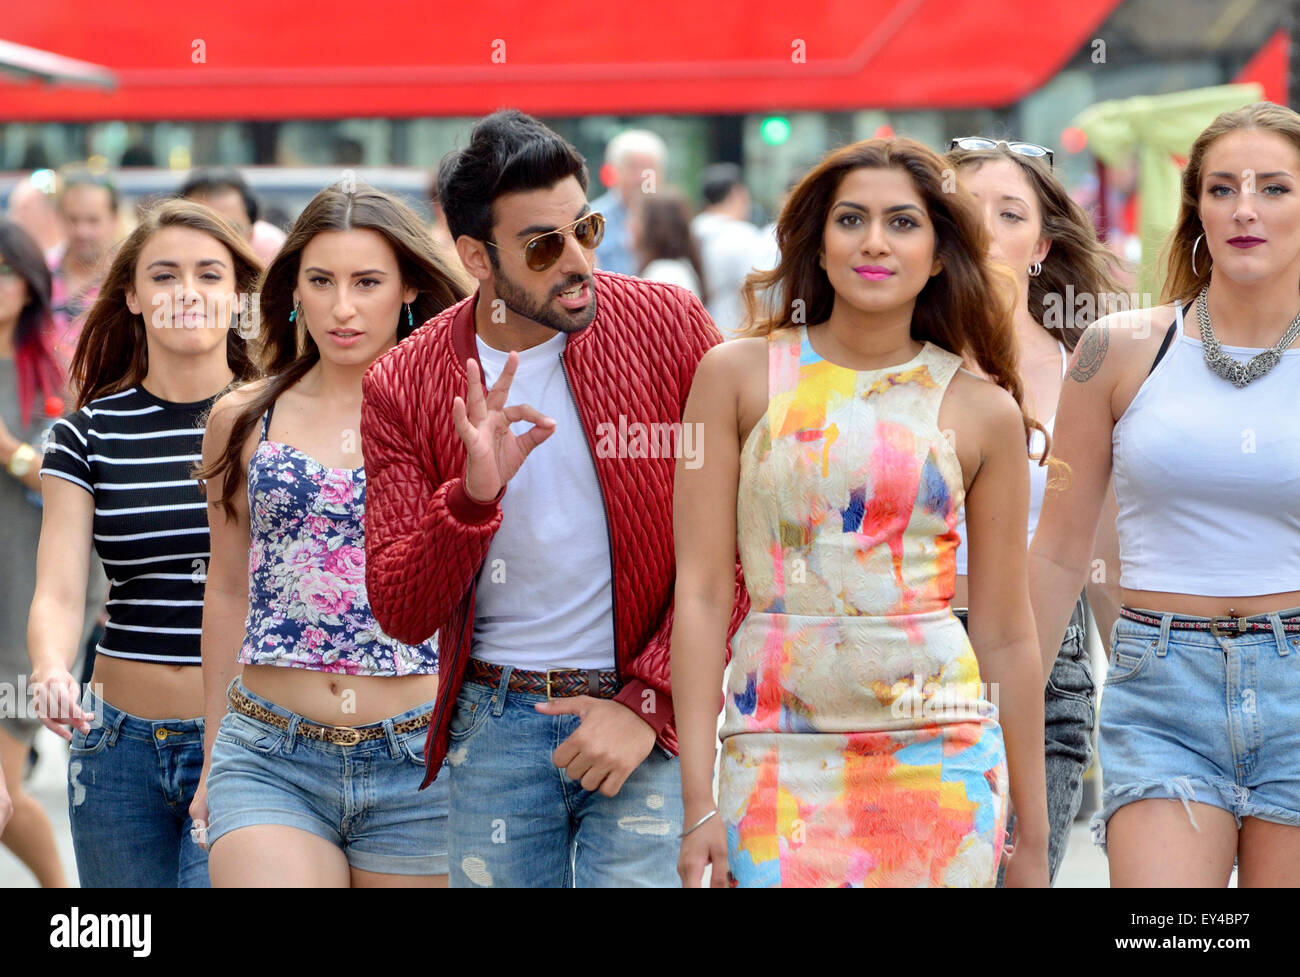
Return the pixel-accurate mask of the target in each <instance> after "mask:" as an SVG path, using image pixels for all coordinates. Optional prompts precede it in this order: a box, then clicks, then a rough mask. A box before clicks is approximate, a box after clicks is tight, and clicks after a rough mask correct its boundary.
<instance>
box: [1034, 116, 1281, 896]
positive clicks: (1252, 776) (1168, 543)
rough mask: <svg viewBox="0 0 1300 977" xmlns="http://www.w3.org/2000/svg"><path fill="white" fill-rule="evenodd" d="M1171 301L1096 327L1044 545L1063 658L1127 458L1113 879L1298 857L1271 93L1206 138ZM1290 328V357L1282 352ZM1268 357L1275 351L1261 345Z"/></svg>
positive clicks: (1103, 747)
mask: <svg viewBox="0 0 1300 977" xmlns="http://www.w3.org/2000/svg"><path fill="white" fill-rule="evenodd" d="M1182 191H1183V192H1182V207H1181V211H1180V214H1179V218H1178V223H1177V225H1176V226H1175V229H1174V231H1173V235H1172V239H1171V242H1170V245H1169V247H1168V249H1167V255H1168V267H1167V272H1168V276H1167V281H1166V284H1165V298H1166V300H1173V304H1170V305H1165V306H1161V307H1159V308H1156V309H1150V310H1144V311H1140V312H1123V313H1117V314H1115V315H1111V316H1107V317H1106V318H1105V319H1103V320H1101V321H1100V322H1098V323H1097V324H1095V325H1094V326H1092V327H1091V328H1090V329H1089V330H1088V332H1087V333H1086V334H1085V335H1084V337H1083V339H1082V341H1081V342H1080V344H1079V347H1078V349H1077V350H1076V351H1075V355H1074V360H1073V363H1072V366H1071V369H1070V372H1069V376H1068V378H1067V380H1066V383H1065V385H1064V387H1063V389H1062V392H1061V400H1060V412H1059V421H1058V423H1057V424H1056V429H1055V446H1054V448H1053V451H1054V453H1055V455H1056V456H1057V457H1058V458H1060V459H1061V460H1062V461H1063V462H1065V463H1067V464H1068V465H1069V466H1070V468H1071V469H1072V473H1071V478H1070V481H1069V484H1068V487H1066V488H1063V489H1061V490H1059V491H1058V490H1056V488H1055V487H1051V489H1050V490H1049V491H1048V492H1047V494H1046V498H1045V501H1044V505H1043V511H1042V516H1041V518H1040V520H1039V525H1038V531H1037V533H1036V534H1035V536H1034V539H1033V543H1032V545H1031V547H1030V593H1031V597H1032V599H1033V605H1034V617H1035V621H1036V622H1037V625H1038V629H1039V640H1040V644H1041V650H1042V651H1043V655H1044V658H1045V659H1047V658H1048V657H1049V656H1050V655H1052V654H1054V653H1055V650H1056V648H1057V646H1058V645H1059V643H1060V638H1061V634H1062V632H1063V630H1064V628H1065V622H1066V618H1067V617H1068V615H1069V613H1070V607H1071V605H1072V603H1073V601H1074V599H1075V595H1076V594H1077V593H1078V590H1079V588H1080V586H1081V585H1082V584H1083V581H1084V578H1085V576H1086V574H1087V572H1088V569H1089V558H1090V556H1091V554H1092V546H1093V532H1094V529H1095V528H1096V524H1097V517H1098V513H1099V511H1100V510H1101V507H1102V501H1103V497H1104V495H1105V494H1106V490H1107V483H1108V481H1109V476H1110V474H1111V471H1112V467H1113V471H1114V487H1115V495H1116V499H1117V502H1118V509H1119V516H1118V523H1117V530H1118V534H1119V544H1120V545H1119V557H1120V567H1121V576H1120V585H1121V588H1122V596H1123V601H1124V607H1123V608H1122V610H1121V612H1120V619H1119V620H1118V621H1117V622H1116V624H1115V627H1114V628H1113V630H1112V634H1111V643H1112V651H1111V659H1110V667H1109V669H1108V672H1107V677H1106V685H1105V691H1104V694H1103V696H1102V707H1101V716H1100V724H1099V725H1100V739H1099V747H1098V748H1099V753H1100V757H1101V765H1102V778H1103V781H1104V783H1105V793H1104V795H1103V798H1102V809H1101V811H1100V812H1098V814H1097V816H1096V817H1095V818H1094V819H1093V836H1094V839H1095V840H1096V841H1097V842H1098V844H1101V845H1102V846H1103V847H1107V848H1108V855H1109V858H1110V875H1111V884H1112V885H1115V886H1160V887H1176V886H1224V885H1226V884H1227V882H1228V880H1229V876H1230V875H1231V872H1232V868H1233V860H1234V857H1235V859H1236V861H1237V869H1238V882H1239V884H1240V885H1241V886H1243V887H1246V886H1277V885H1291V884H1294V883H1295V880H1296V878H1298V877H1300V423H1298V422H1300V407H1298V406H1297V405H1300V397H1298V396H1297V391H1298V390H1300V347H1297V346H1296V345H1295V342H1294V341H1295V339H1296V336H1297V335H1298V334H1300V287H1298V286H1297V282H1300V116H1298V115H1297V114H1296V113H1295V112H1292V111H1290V110H1289V109H1284V108H1280V107H1278V106H1276V105H1271V104H1269V103H1259V104H1257V105H1253V106H1250V107H1247V108H1244V109H1240V110H1237V111H1235V112H1228V113H1224V114H1223V115H1221V116H1219V117H1218V118H1217V119H1216V120H1215V121H1214V122H1213V123H1212V124H1211V125H1210V127H1209V128H1208V129H1206V130H1205V132H1203V133H1202V134H1201V135H1200V137H1198V139H1197V140H1196V142H1195V144H1194V145H1193V146H1192V148H1191V152H1190V154H1189V157H1188V163H1187V167H1186V169H1185V171H1184V174H1183V181H1182ZM1270 348H1273V349H1274V350H1275V351H1276V353H1275V354H1274V353H1267V354H1266V351H1267V350H1269V349H1270ZM1260 354H1265V355H1263V356H1261V355H1260Z"/></svg>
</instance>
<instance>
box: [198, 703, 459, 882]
mask: <svg viewBox="0 0 1300 977" xmlns="http://www.w3.org/2000/svg"><path fill="white" fill-rule="evenodd" d="M235 681H236V682H238V683H239V684H238V688H239V691H240V692H242V693H243V694H244V695H246V696H247V697H248V698H249V699H251V700H252V701H253V702H255V703H257V704H258V705H260V706H262V707H263V708H265V709H269V710H270V711H271V712H273V713H275V714H276V715H278V716H283V717H284V718H285V719H287V720H288V721H289V728H288V729H287V730H284V729H277V728H276V727H274V726H272V725H271V724H269V723H266V722H263V721H261V720H258V719H253V718H251V717H249V716H245V715H243V714H242V713H237V712H233V711H230V712H227V713H226V715H225V716H223V717H222V719H221V728H220V729H219V730H218V731H217V737H216V742H215V743H214V744H213V747H212V769H211V771H210V772H209V774H208V816H209V817H208V820H209V824H208V844H209V847H211V846H212V845H215V844H216V842H217V841H218V839H220V838H221V837H222V836H223V835H226V834H229V833H230V832H231V831H234V830H236V829H237V828H246V827H249V826H251V825H256V824H279V825H284V826H286V827H290V828H301V829H302V830H303V831H310V832H311V833H312V834H314V835H319V836H320V837H322V838H324V839H326V840H327V841H329V842H331V843H332V844H334V845H336V846H338V847H339V848H340V849H342V851H343V853H344V854H345V855H346V856H347V860H348V864H349V865H350V866H352V867H353V868H357V869H360V870H361V871H363V872H383V873H386V874H390V875H446V874H447V803H448V788H447V778H446V777H440V778H438V780H435V781H434V782H433V783H432V784H430V785H429V787H428V789H427V790H423V791H422V790H420V789H419V787H420V783H421V782H422V781H423V780H424V743H425V737H426V735H427V733H428V727H427V726H422V727H421V728H419V729H417V730H414V731H412V732H409V733H403V734H400V735H398V734H395V733H394V732H393V725H394V724H395V723H400V722H402V721H403V720H406V719H414V718H415V717H417V716H422V715H425V714H426V713H428V712H430V711H431V710H432V709H433V705H434V704H433V702H432V701H430V702H426V703H424V704H422V705H419V706H416V707H415V708H414V709H411V710H409V711H407V712H404V713H402V714H401V715H398V716H392V717H390V718H388V719H385V720H383V721H382V722H379V723H371V724H369V725H367V726H359V727H357V728H358V729H370V728H372V727H376V726H380V727H383V729H384V736H382V737H380V738H378V739H373V740H367V741H364V742H361V743H358V744H357V745H356V746H339V745H337V744H334V743H323V742H321V741H320V740H316V739H310V738H308V737H306V736H300V735H298V723H299V722H300V721H302V722H311V720H309V719H304V717H302V716H298V715H297V714H295V713H292V712H290V711H289V710H287V709H285V708H284V707H283V706H279V705H276V704H275V703H274V702H271V701H270V700H269V699H264V698H262V697H261V696H259V695H257V694H256V693H254V692H250V691H248V689H246V688H245V687H244V684H243V682H242V681H240V680H239V679H236V680H235Z"/></svg>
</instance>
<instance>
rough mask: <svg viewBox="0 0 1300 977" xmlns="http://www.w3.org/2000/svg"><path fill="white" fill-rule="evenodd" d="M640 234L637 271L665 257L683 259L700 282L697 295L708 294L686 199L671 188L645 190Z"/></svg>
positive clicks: (673, 259) (641, 270) (678, 191)
mask: <svg viewBox="0 0 1300 977" xmlns="http://www.w3.org/2000/svg"><path fill="white" fill-rule="evenodd" d="M640 206H641V220H640V224H641V234H640V235H639V240H638V241H637V251H638V252H639V253H640V257H641V259H642V264H641V267H640V269H639V270H638V271H637V274H638V275H639V274H641V272H643V271H645V269H646V266H647V265H649V264H650V262H652V261H657V260H659V259H661V258H667V259H669V260H671V261H685V262H686V263H687V264H689V265H690V266H691V270H692V271H693V272H695V280H696V281H697V282H699V285H700V297H701V298H703V297H704V296H705V295H707V294H708V289H709V285H708V282H706V281H705V280H704V263H703V262H702V261H701V260H700V249H699V247H698V246H697V245H696V243H695V235H693V234H692V233H691V209H690V207H689V206H688V205H687V203H686V198H685V197H683V196H682V194H681V191H680V190H677V189H676V188H675V187H660V188H659V192H658V193H648V194H646V195H645V197H644V198H643V199H642V201H641V204H640Z"/></svg>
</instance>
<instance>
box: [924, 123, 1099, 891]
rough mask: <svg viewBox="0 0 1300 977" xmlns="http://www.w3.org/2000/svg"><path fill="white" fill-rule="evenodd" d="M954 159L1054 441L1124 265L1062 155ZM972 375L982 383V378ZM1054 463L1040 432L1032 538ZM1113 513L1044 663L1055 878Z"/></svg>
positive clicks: (1075, 805) (1033, 470)
mask: <svg viewBox="0 0 1300 977" xmlns="http://www.w3.org/2000/svg"><path fill="white" fill-rule="evenodd" d="M947 160H948V163H949V164H951V165H952V167H953V168H954V169H955V170H956V171H957V178H958V179H959V180H960V181H961V184H962V186H964V187H965V188H966V189H967V190H969V191H970V192H971V193H972V194H973V195H974V197H975V199H976V200H977V201H978V202H979V205H980V209H981V211H982V212H983V214H984V226H985V227H986V228H987V229H988V232H989V243H990V250H989V254H990V256H991V257H993V258H994V259H996V260H998V261H1000V262H1002V263H1003V264H1005V265H1006V266H1008V267H1009V268H1010V269H1011V271H1012V273H1013V274H1014V275H1015V278H1016V311H1015V316H1014V320H1013V323H1014V328H1015V334H1016V346H1017V361H1018V362H1019V364H1020V380H1021V384H1022V387H1023V389H1024V391H1025V405H1026V409H1027V410H1028V411H1029V413H1030V414H1032V415H1033V416H1034V417H1039V418H1046V420H1044V421H1043V426H1044V427H1045V428H1046V429H1047V433H1048V434H1051V432H1052V425H1053V423H1054V422H1055V420H1056V402H1057V398H1058V397H1059V396H1060V393H1061V386H1062V385H1063V383H1064V381H1065V371H1066V364H1067V362H1068V359H1069V355H1070V353H1071V352H1073V351H1074V348H1075V346H1076V345H1077V344H1078V342H1079V338H1080V337H1081V336H1082V335H1083V331H1084V330H1085V329H1086V328H1087V327H1088V326H1089V325H1090V324H1091V323H1092V322H1093V320H1094V319H1096V318H1097V317H1098V316H1099V315H1105V314H1106V312H1107V311H1109V310H1110V308H1111V306H1112V305H1113V304H1114V303H1115V302H1116V301H1117V296H1118V295H1119V285H1118V283H1117V282H1116V281H1115V277H1114V273H1113V268H1114V265H1115V258H1114V256H1113V255H1112V254H1111V252H1110V251H1109V250H1108V249H1107V248H1106V246H1105V245H1104V244H1102V243H1101V242H1100V241H1098V240H1097V232H1096V231H1095V230H1094V229H1093V226H1092V222H1091V221H1090V220H1088V217H1087V215H1086V214H1084V212H1083V211H1082V210H1081V209H1080V207H1079V205H1078V204H1076V203H1075V202H1074V201H1073V200H1071V199H1070V195H1069V193H1068V192H1067V191H1066V189H1065V187H1064V186H1062V185H1061V181H1060V180H1058V179H1057V178H1056V176H1055V173H1054V172H1053V169H1052V165H1053V163H1052V152H1051V150H1049V149H1047V148H1045V147H1043V146H1035V145H1033V144H1031V143H1023V142H1005V141H995V140H992V139H985V138H983V137H979V136H973V137H964V138H960V139H954V140H953V141H952V145H951V148H950V150H949V152H948V156H947ZM972 372H978V367H975V368H974V369H973V370H972ZM1042 452H1043V440H1042V438H1041V437H1038V436H1037V433H1036V432H1035V436H1034V437H1033V438H1032V439H1031V443H1030V446H1029V459H1028V460H1029V530H1028V532H1029V536H1030V538H1032V537H1033V535H1034V529H1035V527H1036V526H1037V525H1038V516H1039V513H1040V512H1042V508H1043V493H1044V491H1045V490H1046V488H1047V478H1048V472H1049V469H1048V466H1046V465H1042V464H1040V463H1039V459H1040V458H1041V456H1042ZM1107 499H1108V500H1109V499H1110V493H1109V492H1108V493H1107ZM1107 509H1108V513H1107V515H1108V516H1109V518H1106V517H1105V516H1103V518H1102V520H1101V523H1100V525H1099V526H1098V531H1097V541H1096V543H1095V545H1094V551H1093V556H1094V559H1101V560H1102V563H1101V566H1102V569H1103V570H1108V571H1109V572H1103V573H1101V574H1093V575H1092V576H1091V577H1090V579H1089V585H1088V588H1087V596H1086V597H1085V596H1084V594H1082V593H1081V594H1079V598H1078V600H1077V601H1076V602H1075V605H1074V610H1073V611H1072V612H1071V615H1070V624H1069V627H1068V628H1067V629H1066V632H1065V638H1064V640H1062V642H1061V646H1060V648H1059V649H1058V651H1057V653H1056V655H1055V656H1054V657H1053V658H1052V660H1051V661H1048V662H1044V663H1043V664H1044V667H1045V668H1046V669H1047V672H1046V674H1047V688H1046V691H1045V693H1044V698H1043V727H1044V732H1045V734H1046V742H1045V746H1046V763H1047V813H1048V819H1049V821H1050V823H1051V836H1050V840H1049V843H1048V868H1049V869H1050V871H1051V876H1052V878H1053V879H1054V878H1055V877H1056V872H1057V870H1058V869H1059V868H1060V865H1061V860H1062V858H1063V857H1064V855H1065V849H1066V846H1067V844H1068V843H1069V840H1070V829H1071V828H1072V827H1073V825H1074V817H1075V815H1076V814H1078V813H1079V807H1080V805H1081V804H1082V802H1083V775H1084V772H1085V771H1086V770H1087V769H1088V764H1089V763H1090V762H1091V760H1092V730H1093V725H1094V717H1095V713H1094V710H1093V700H1094V696H1095V691H1094V687H1093V682H1092V665H1091V661H1090V653H1089V646H1088V609H1089V603H1091V606H1092V611H1093V614H1094V615H1095V616H1096V618H1097V622H1098V627H1099V628H1104V629H1105V633H1109V630H1110V625H1111V624H1112V623H1113V622H1114V619H1115V613H1116V612H1117V611H1118V609H1119V608H1118V592H1119V573H1118V568H1116V567H1112V566H1108V564H1109V563H1111V562H1112V558H1110V555H1111V554H1113V553H1114V551H1115V546H1116V543H1115V512H1114V507H1113V504H1112V505H1110V506H1108V507H1107ZM957 532H958V533H959V534H960V535H961V536H962V540H963V545H961V546H959V547H958V548H957V591H956V595H955V596H954V598H953V608H954V610H955V613H956V614H957V616H958V617H959V618H961V619H962V620H963V621H965V620H966V615H967V612H966V607H967V596H966V595H967V586H966V585H967V580H966V575H967V566H966V557H967V554H968V550H969V547H968V546H966V545H965V537H966V526H965V524H964V522H961V523H958V525H957ZM1094 565H1095V564H1094Z"/></svg>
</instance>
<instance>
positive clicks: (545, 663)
mask: <svg viewBox="0 0 1300 977" xmlns="http://www.w3.org/2000/svg"><path fill="white" fill-rule="evenodd" d="M566 339H567V337H566V336H565V335H564V333H556V335H555V336H554V338H552V339H548V340H547V341H546V342H544V343H542V344H541V345H540V346H534V347H533V348H532V349H526V350H522V351H521V352H520V353H519V368H518V370H516V372H515V379H514V382H513V383H512V384H511V385H510V395H509V397H507V399H506V402H507V404H508V405H511V406H513V405H515V404H528V405H530V406H532V407H534V408H536V409H537V410H539V411H541V413H543V414H545V415H546V416H547V417H553V418H554V419H555V433H554V434H552V435H551V436H550V437H549V438H547V439H546V440H545V441H543V442H542V443H541V444H540V445H538V446H537V447H536V448H534V449H533V451H532V453H531V454H530V455H529V456H528V457H527V458H525V459H524V463H523V465H521V466H520V468H519V471H517V472H516V473H515V475H514V477H513V478H512V479H510V481H509V483H508V484H507V487H506V494H505V495H504V496H503V497H502V499H501V512H502V520H501V528H500V529H498V530H497V534H496V536H494V537H493V539H492V545H491V546H490V547H488V553H487V560H486V561H485V562H484V564H483V570H482V572H480V574H479V579H478V593H477V596H476V603H475V613H474V644H473V650H472V652H471V653H472V654H473V656H474V657H475V658H481V659H483V660H484V661H487V662H491V663H493V664H495V665H511V666H513V667H515V668H524V669H528V670H529V671H535V672H537V671H544V670H545V669H547V668H603V669H612V668H614V599H613V586H612V583H613V577H612V570H611V567H610V555H609V527H608V525H607V523H606V520H605V506H604V503H603V501H602V499H601V494H600V485H599V483H598V482H597V481H596V466H595V462H594V461H593V459H592V456H591V448H590V446H589V444H588V442H587V436H586V434H585V433H584V432H583V430H582V424H581V422H580V421H579V419H578V408H577V405H576V404H575V403H574V400H573V395H572V394H571V393H570V392H569V387H568V384H567V383H566V382H565V379H564V373H563V371H562V370H561V367H560V352H561V351H562V350H563V349H564V344H565V342H566ZM478 354H479V362H480V363H482V364H483V374H484V377H485V378H486V380H487V383H488V386H489V387H491V385H492V384H493V383H494V382H495V381H496V378H497V377H499V376H500V375H501V371H502V370H503V369H504V368H505V365H506V359H507V357H508V356H509V353H503V352H501V351H500V350H496V349H493V348H491V347H490V346H487V345H485V344H484V343H483V341H482V340H481V339H480V340H478ZM531 427H532V424H531V422H528V421H519V422H517V423H515V424H513V425H511V430H512V431H514V433H515V434H522V433H524V432H525V431H527V430H528V429H529V428H531Z"/></svg>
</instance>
